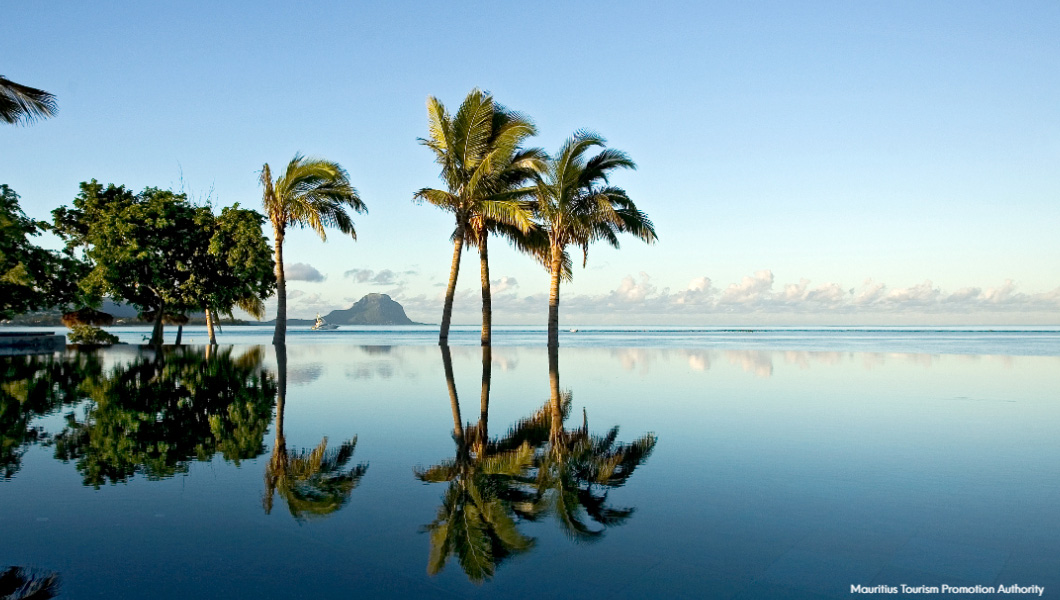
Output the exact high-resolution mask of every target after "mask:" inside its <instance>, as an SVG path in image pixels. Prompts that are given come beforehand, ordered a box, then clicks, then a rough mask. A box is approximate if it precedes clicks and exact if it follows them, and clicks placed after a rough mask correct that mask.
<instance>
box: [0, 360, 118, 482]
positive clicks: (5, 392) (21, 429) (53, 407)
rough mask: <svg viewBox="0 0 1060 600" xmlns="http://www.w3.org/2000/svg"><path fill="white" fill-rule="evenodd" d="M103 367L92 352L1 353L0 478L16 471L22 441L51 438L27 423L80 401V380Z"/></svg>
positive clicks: (25, 444)
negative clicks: (59, 353) (64, 353)
mask: <svg viewBox="0 0 1060 600" xmlns="http://www.w3.org/2000/svg"><path fill="white" fill-rule="evenodd" d="M102 369H103V368H102V365H101V363H100V360H99V356H98V354H97V353H95V352H77V353H75V354H72V355H68V356H64V355H55V354H44V355H33V356H4V357H0V479H10V478H12V477H14V476H15V473H17V472H18V470H19V469H20V468H21V466H22V454H23V453H24V452H25V451H26V448H27V447H29V446H30V445H31V444H34V443H41V442H48V441H49V440H50V438H51V436H50V435H49V434H48V433H47V432H46V431H44V429H43V428H41V427H39V426H35V425H31V423H33V421H34V420H36V419H37V418H38V417H42V416H44V415H47V414H49V413H52V412H55V411H57V410H60V409H61V408H62V407H64V406H72V405H74V404H77V403H78V402H80V401H81V400H82V399H83V397H84V396H83V394H82V392H81V385H82V382H84V381H85V380H86V379H90V378H97V377H99V375H100V373H101V372H102Z"/></svg>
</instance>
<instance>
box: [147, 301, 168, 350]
mask: <svg viewBox="0 0 1060 600" xmlns="http://www.w3.org/2000/svg"><path fill="white" fill-rule="evenodd" d="M165 306H166V303H165V302H162V301H161V300H160V301H159V302H158V309H157V312H156V313H155V326H154V329H152V330H151V341H150V342H148V343H149V344H151V345H152V346H159V347H161V346H162V333H163V331H162V314H163V309H164V308H165Z"/></svg>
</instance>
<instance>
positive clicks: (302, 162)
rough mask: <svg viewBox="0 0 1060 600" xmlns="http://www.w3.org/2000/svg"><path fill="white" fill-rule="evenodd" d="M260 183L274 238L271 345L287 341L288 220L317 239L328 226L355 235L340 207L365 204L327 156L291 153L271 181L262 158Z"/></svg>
mask: <svg viewBox="0 0 1060 600" xmlns="http://www.w3.org/2000/svg"><path fill="white" fill-rule="evenodd" d="M261 185H262V187H264V188H265V191H264V195H263V197H262V203H263V204H264V206H265V212H266V214H267V215H268V217H269V220H270V221H272V229H273V234H274V236H275V238H276V248H275V253H276V333H275V334H274V335H273V338H272V343H273V344H284V343H286V341H287V285H286V281H285V279H284V275H283V239H284V236H285V235H286V232H287V226H288V225H298V226H299V227H309V228H311V229H312V230H313V231H315V232H317V234H318V235H319V236H320V239H321V240H324V241H327V233H326V231H325V229H326V228H327V227H334V228H336V229H338V230H339V231H341V232H342V233H347V234H349V235H350V236H352V237H353V239H357V232H356V231H355V230H354V228H353V221H352V220H351V219H350V216H349V214H347V213H346V207H350V208H352V209H353V210H355V211H357V212H359V213H364V212H367V211H368V209H367V207H365V205H364V202H362V201H361V198H360V196H358V195H357V190H356V189H354V188H353V186H352V185H350V179H349V176H348V175H347V174H346V171H345V170H344V169H343V168H342V167H340V166H339V164H338V163H334V162H331V161H328V160H323V159H316V158H306V157H304V156H302V155H301V154H296V155H295V156H294V158H293V159H291V162H290V163H288V164H287V171H286V172H284V173H283V174H282V175H280V176H279V177H278V178H277V179H276V181H275V182H274V181H273V180H272V171H271V170H270V169H269V165H268V163H266V164H265V166H264V167H262V169H261Z"/></svg>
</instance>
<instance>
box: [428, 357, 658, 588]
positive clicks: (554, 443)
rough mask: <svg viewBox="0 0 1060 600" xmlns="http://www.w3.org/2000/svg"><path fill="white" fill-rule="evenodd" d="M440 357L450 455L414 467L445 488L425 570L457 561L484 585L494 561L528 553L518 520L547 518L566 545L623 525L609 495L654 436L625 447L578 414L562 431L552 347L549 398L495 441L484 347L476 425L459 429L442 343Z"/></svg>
mask: <svg viewBox="0 0 1060 600" xmlns="http://www.w3.org/2000/svg"><path fill="white" fill-rule="evenodd" d="M441 353H442V362H443V366H444V369H445V378H446V384H447V387H448V390H449V401H450V404H451V406H452V412H453V440H454V442H455V443H456V456H455V458H453V459H450V460H447V461H445V462H442V463H440V464H438V465H435V466H433V467H430V468H428V469H424V470H417V471H416V477H417V478H419V479H420V480H421V481H425V482H429V483H438V482H449V487H448V489H447V490H446V493H445V496H444V497H443V501H442V505H441V507H439V509H438V515H437V517H436V518H435V520H434V521H433V522H432V523H430V524H429V525H427V526H425V528H424V529H425V531H426V532H428V533H430V536H431V537H430V540H431V552H430V557H429V559H428V563H427V572H428V573H429V574H431V575H434V574H436V573H438V572H439V571H441V570H442V568H443V567H444V566H445V564H446V562H447V561H448V559H449V557H450V556H454V555H455V556H456V557H457V560H458V561H459V562H460V566H461V567H462V568H463V570H464V572H465V573H466V574H467V576H468V578H469V579H470V580H471V581H473V582H475V583H481V582H483V581H485V580H487V579H489V578H490V577H492V576H493V575H494V574H495V572H496V568H497V565H498V564H499V563H500V562H501V561H502V560H504V559H505V558H507V557H509V556H512V555H514V554H517V553H521V552H526V551H528V550H530V549H531V548H532V547H533V545H534V539H533V538H530V537H527V536H525V535H524V534H523V533H521V532H520V531H519V530H518V526H517V525H518V522H519V521H523V520H527V521H535V520H538V519H540V518H543V517H545V516H546V515H549V514H551V515H554V516H555V517H556V518H557V520H558V521H559V523H560V524H561V526H562V528H563V530H564V532H565V533H566V534H567V536H568V537H569V538H571V539H572V540H575V541H594V540H597V539H599V538H600V537H601V536H603V534H604V532H605V531H606V529H607V528H608V527H613V526H616V525H620V524H622V523H623V522H625V521H626V520H627V519H629V517H630V516H631V515H632V514H633V512H634V509H633V508H632V507H629V508H615V507H612V506H610V505H609V504H608V502H607V495H608V491H609V490H610V489H613V488H616V487H619V486H621V485H623V484H624V483H625V482H626V481H628V480H629V478H630V477H631V476H632V475H633V472H634V470H635V469H636V468H637V467H638V466H639V465H641V464H643V463H644V462H645V461H646V460H647V458H648V457H649V456H650V455H651V452H652V450H653V449H654V448H655V443H656V439H657V438H656V437H655V436H654V435H652V434H647V435H645V436H643V437H641V438H640V439H638V440H636V441H635V442H633V443H632V444H622V443H618V442H616V440H617V437H618V427H614V428H612V429H611V430H610V431H609V432H608V433H607V434H606V435H603V436H595V435H591V434H590V433H589V428H588V424H587V418H586V417H585V413H584V412H583V418H582V424H581V427H579V428H578V429H572V430H568V429H565V428H564V427H563V423H564V421H566V419H567V418H568V417H569V415H570V408H571V398H572V395H571V393H570V392H569V391H567V392H561V391H560V387H559V356H558V349H556V348H551V349H550V351H549V383H550V390H551V394H550V398H549V401H548V402H546V403H545V405H544V406H543V407H542V408H541V409H539V410H538V411H537V412H535V413H534V414H532V415H530V416H529V417H527V418H525V419H521V420H520V421H518V422H517V423H516V424H515V425H514V426H513V427H512V428H511V429H509V430H508V432H507V433H506V434H505V435H504V436H503V437H501V438H495V439H491V438H490V437H489V435H488V417H489V389H490V375H491V365H492V350H491V348H490V347H488V346H485V347H483V348H482V391H481V395H480V412H479V421H478V423H477V424H474V425H470V424H469V425H467V426H464V425H463V424H462V423H463V422H462V420H461V417H460V404H459V400H458V397H457V391H456V384H455V380H454V376H453V365H452V358H451V355H450V353H449V348H448V347H446V346H442V347H441ZM588 521H592V522H594V523H595V524H596V526H595V527H594V526H591V525H589V524H588V523H587V522H588Z"/></svg>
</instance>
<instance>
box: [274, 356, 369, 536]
mask: <svg viewBox="0 0 1060 600" xmlns="http://www.w3.org/2000/svg"><path fill="white" fill-rule="evenodd" d="M275 348H276V367H277V369H276V370H277V382H278V384H277V388H278V392H277V397H276V442H275V444H273V447H272V456H271V457H270V458H269V462H268V463H267V464H266V466H265V495H264V497H263V499H262V504H263V505H264V507H265V513H266V514H270V513H272V505H273V495H274V494H278V495H279V496H280V498H282V499H283V501H284V502H286V503H287V509H288V510H289V511H290V512H291V516H293V517H294V518H295V520H296V521H298V522H303V521H305V520H306V519H309V518H316V517H325V516H328V515H330V514H332V513H334V512H336V511H338V510H339V509H341V508H342V507H343V506H345V505H346V504H347V503H348V502H349V501H350V494H351V493H352V492H353V489H354V488H356V487H357V484H359V483H360V481H361V478H362V477H364V474H365V472H367V471H368V465H367V463H361V464H358V465H356V466H353V467H350V468H349V469H347V468H346V465H347V463H349V462H350V460H351V459H352V458H353V453H354V450H355V449H356V448H357V436H354V437H353V438H351V439H349V440H347V441H345V442H343V443H342V444H341V445H340V446H339V448H338V449H337V450H328V438H327V437H324V438H323V439H322V440H321V441H320V443H319V444H318V445H317V447H316V448H314V449H312V450H305V449H302V450H298V451H295V450H288V449H287V440H286V438H285V437H284V432H283V416H284V408H285V401H286V398H287V346H286V345H285V344H277V345H276V346H275Z"/></svg>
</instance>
